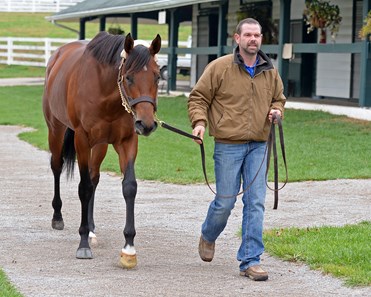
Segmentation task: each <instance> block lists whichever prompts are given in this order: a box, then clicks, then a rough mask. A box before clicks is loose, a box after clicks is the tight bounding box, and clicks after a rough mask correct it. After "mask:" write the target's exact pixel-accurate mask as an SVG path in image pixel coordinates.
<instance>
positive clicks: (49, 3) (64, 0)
mask: <svg viewBox="0 0 371 297" xmlns="http://www.w3.org/2000/svg"><path fill="white" fill-rule="evenodd" d="M81 1H83V0H0V11H7V12H59V11H60V10H63V9H65V8H68V7H70V6H72V5H75V4H76V3H78V2H81Z"/></svg>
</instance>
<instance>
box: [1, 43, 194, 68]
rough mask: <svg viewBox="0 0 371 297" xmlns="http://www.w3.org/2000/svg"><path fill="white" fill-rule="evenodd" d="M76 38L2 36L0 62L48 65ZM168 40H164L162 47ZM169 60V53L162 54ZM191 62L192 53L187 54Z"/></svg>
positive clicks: (165, 45) (182, 44) (183, 44)
mask: <svg viewBox="0 0 371 297" xmlns="http://www.w3.org/2000/svg"><path fill="white" fill-rule="evenodd" d="M75 40H76V39H68V38H30V37H0V64H7V65H27V66H46V64H47V62H48V60H49V58H50V56H51V54H52V53H53V52H54V51H55V50H56V49H57V48H58V47H60V46H62V45H63V44H66V43H68V42H71V41H75ZM167 45H168V42H167V41H166V40H163V41H162V47H167ZM178 45H179V46H182V47H185V46H188V47H189V46H190V42H189V41H179V42H178ZM161 57H162V58H163V59H166V61H167V55H161ZM186 57H187V59H188V60H189V63H190V55H186Z"/></svg>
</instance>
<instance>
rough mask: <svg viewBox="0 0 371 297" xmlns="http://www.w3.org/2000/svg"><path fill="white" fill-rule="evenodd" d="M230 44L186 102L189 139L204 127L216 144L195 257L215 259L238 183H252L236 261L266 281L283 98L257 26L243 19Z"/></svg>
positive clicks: (246, 197) (245, 201)
mask: <svg viewBox="0 0 371 297" xmlns="http://www.w3.org/2000/svg"><path fill="white" fill-rule="evenodd" d="M234 40H235V41H236V43H237V47H236V48H235V50H234V52H233V54H230V55H226V56H223V57H220V58H218V59H216V60H214V61H212V62H211V63H210V64H209V65H208V66H207V67H206V69H205V71H204V73H203V74H202V76H201V78H200V79H199V81H198V82H197V84H196V85H195V87H194V88H193V90H192V91H191V93H190V95H189V100H188V113H189V118H190V121H191V123H192V128H193V132H192V133H193V135H196V136H199V137H200V138H201V139H202V138H203V136H204V133H205V127H206V125H208V127H209V133H210V135H211V136H213V137H214V140H215V147H214V163H215V164H214V168H215V179H216V192H217V194H216V196H215V198H214V200H213V201H212V202H211V203H210V206H209V209H208V213H207V216H206V219H205V221H204V223H203V224H202V228H201V237H200V242H199V254H200V257H201V259H202V260H203V261H206V262H210V261H211V260H212V259H213V256H214V250H215V241H216V239H217V238H218V236H219V235H220V233H221V232H222V231H223V230H224V228H225V226H226V224H227V220H228V217H229V215H230V214H231V210H232V209H233V208H234V205H235V202H236V200H237V199H236V195H237V193H238V191H239V189H240V186H241V180H242V187H243V188H244V189H245V188H246V187H247V186H248V185H249V184H250V183H252V185H251V186H250V187H249V189H248V190H247V191H246V192H245V193H244V194H243V196H242V202H243V214H242V242H241V245H240V248H239V250H238V253H237V259H238V261H240V265H239V270H240V275H242V276H246V277H249V278H251V279H253V280H256V281H264V280H267V279H268V273H267V272H266V271H264V270H263V268H262V267H261V266H260V256H261V254H262V253H263V251H264V245H263V239H262V233H263V219H264V202H265V194H266V177H265V170H264V169H265V167H266V158H265V157H266V141H267V139H268V135H269V129H270V122H271V121H272V114H273V113H277V114H278V115H280V116H283V110H284V105H285V100H286V98H285V96H284V94H283V83H282V80H281V78H280V76H279V74H278V71H277V69H275V68H274V67H273V65H272V63H271V61H270V59H269V58H268V57H267V56H266V55H265V54H264V53H263V52H262V51H261V50H260V47H261V44H262V34H261V26H260V24H259V22H258V21H256V20H255V19H252V18H247V19H244V20H242V21H241V22H240V23H239V24H238V25H237V27H236V33H235V34H234ZM262 162H263V165H262ZM261 165H262V168H263V169H262V170H260V171H259V168H260V166H261ZM258 171H259V173H258V175H257V177H256V179H255V180H254V181H253V179H254V176H255V175H256V174H257V172H258ZM252 181H253V182H252Z"/></svg>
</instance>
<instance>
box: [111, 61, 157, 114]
mask: <svg viewBox="0 0 371 297" xmlns="http://www.w3.org/2000/svg"><path fill="white" fill-rule="evenodd" d="M124 63H125V58H122V60H121V63H120V67H119V74H118V77H117V86H118V88H119V92H120V97H121V101H122V106H123V107H125V110H126V111H127V112H128V113H131V114H133V115H134V110H133V108H134V106H135V105H136V104H138V103H141V102H148V103H151V104H152V105H153V108H154V110H155V111H157V98H151V97H149V96H140V97H138V98H134V99H133V98H132V97H130V96H129V95H128V94H127V92H126V91H125V87H124V82H123V81H124V76H123V75H122V74H121V69H122V66H123V65H124Z"/></svg>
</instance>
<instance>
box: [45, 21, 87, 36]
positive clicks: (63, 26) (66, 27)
mask: <svg viewBox="0 0 371 297" xmlns="http://www.w3.org/2000/svg"><path fill="white" fill-rule="evenodd" d="M51 23H52V24H53V25H55V26H57V27H60V28H63V29H67V30H69V31H72V32H74V33H76V34H77V38H79V37H80V31H77V30H75V29H73V28H70V27H68V26H65V25H62V24H58V23H57V22H56V21H54V20H53V21H51Z"/></svg>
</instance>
